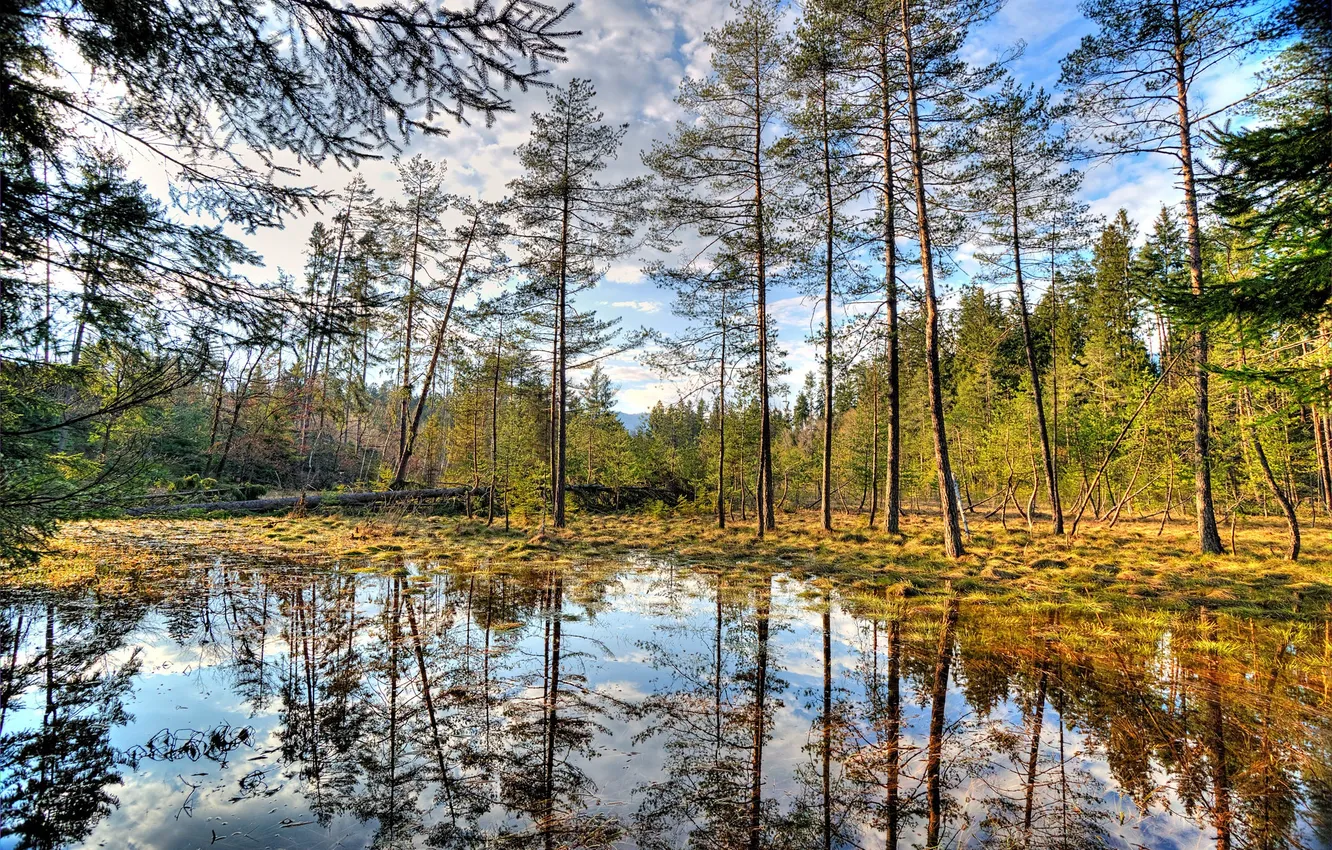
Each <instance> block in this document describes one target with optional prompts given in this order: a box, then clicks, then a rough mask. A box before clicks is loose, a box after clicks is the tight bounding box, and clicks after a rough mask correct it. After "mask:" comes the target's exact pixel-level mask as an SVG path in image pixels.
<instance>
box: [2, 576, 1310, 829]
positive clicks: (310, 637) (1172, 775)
mask: <svg viewBox="0 0 1332 850" xmlns="http://www.w3.org/2000/svg"><path fill="white" fill-rule="evenodd" d="M2 602H3V604H2V606H0V607H2V608H3V610H2V612H0V672H2V674H3V679H2V680H0V689H2V690H0V779H2V782H3V784H2V786H0V806H2V807H3V808H2V813H3V823H2V824H0V830H2V831H0V847H4V848H10V847H15V848H17V847H25V848H26V847H36V848H59V847H79V848H83V847H109V848H122V847H125V848H155V849H156V850H188V848H196V847H210V846H214V845H216V846H220V847H222V848H224V850H225V848H229V847H257V848H266V847H293V848H324V847H328V848H333V847H339V848H359V847H386V848H387V847H445V848H463V847H542V848H557V847H616V848H634V847H637V848H674V847H697V848H719V849H720V848H733V847H734V848H752V847H759V848H770V847H771V848H804V847H809V848H844V847H845V848H849V847H866V848H882V847H885V846H888V847H891V846H897V847H903V848H905V847H932V846H939V847H950V848H956V847H982V846H992V847H1032V848H1037V847H1039V848H1050V847H1059V848H1075V847H1101V846H1107V847H1126V848H1136V847H1145V848H1153V850H1156V849H1157V848H1195V847H1201V846H1215V847H1218V848H1224V847H1232V846H1233V847H1265V848H1276V847H1292V848H1298V847H1305V848H1308V847H1329V846H1332V718H1329V712H1330V707H1332V699H1330V698H1329V677H1332V671H1329V661H1332V658H1329V646H1328V634H1327V627H1326V623H1324V622H1319V623H1318V624H1317V625H1310V624H1308V623H1307V622H1306V623H1305V624H1302V625H1286V624H1273V623H1266V624H1260V623H1252V622H1249V621H1238V620H1234V619H1230V618H1227V617H1224V616H1213V615H1210V614H1208V613H1206V612H1204V613H1201V614H1194V615H1190V616H1181V615H1165V614H1159V613H1147V612H1140V613H1136V614H1132V615H1125V614H1118V615H1110V614H1105V613H1102V614H1095V613H1093V612H1089V611H1081V612H1074V611H1070V610H1059V609H1053V608H1048V607H1043V608H1032V609H1030V610H1024V609H1019V608H1006V609H1003V610H996V609H995V608H993V607H989V606H982V605H969V604H967V603H966V602H962V603H961V604H960V605H957V604H953V605H941V604H938V603H924V602H919V603H917V601H916V600H911V599H907V600H901V599H888V598H885V597H882V596H878V595H876V594H875V593H873V592H869V591H855V590H853V589H837V588H832V587H827V586H823V585H821V584H811V583H807V582H803V581H799V580H796V579H794V578H789V577H785V576H782V575H777V576H773V577H768V576H760V575H755V574H754V573H753V572H752V571H751V572H743V573H742V572H737V573H735V574H717V573H716V572H714V571H703V570H696V569H691V568H690V567H688V566H687V565H683V564H675V563H669V562H662V561H657V560H651V559H646V558H638V559H630V560H628V561H625V562H622V563H616V564H604V563H603V564H584V565H579V566H577V567H574V568H571V569H567V570H564V571H561V572H559V573H551V572H548V571H543V570H540V569H536V568H531V569H527V570H522V569H517V568H515V569H514V570H500V569H498V568H497V569H494V570H491V571H487V572H485V573H467V572H457V571H450V570H448V569H447V568H444V567H438V566H436V567H433V568H431V569H428V570H427V569H423V568H422V567H421V566H420V565H416V564H409V565H406V566H405V567H403V569H402V570H400V571H399V573H398V574H396V575H382V574H380V575H375V574H365V573H359V572H354V571H350V570H345V569H336V568H326V569H320V568H315V567H310V566H305V567H301V566H294V565H291V564H265V563H261V562H246V561H236V560H231V561H217V560H214V561H207V562H205V563H202V564H199V565H196V567H195V568H194V569H191V570H189V571H187V572H186V573H185V574H184V575H183V576H182V577H180V578H179V579H177V580H173V581H172V583H171V584H170V585H169V586H168V587H166V588H161V587H159V588H156V589H155V592H154V594H153V595H152V596H151V597H148V596H145V597H143V598H139V597H137V596H136V595H135V594H132V593H129V594H124V595H119V596H116V597H100V598H98V597H93V596H87V595H84V596H71V595H51V596H24V597H9V598H5V599H3V600H2ZM913 603H917V604H913ZM894 842H895V845H894Z"/></svg>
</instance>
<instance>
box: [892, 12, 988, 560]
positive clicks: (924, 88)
mask: <svg viewBox="0 0 1332 850" xmlns="http://www.w3.org/2000/svg"><path fill="white" fill-rule="evenodd" d="M900 6H901V8H900V12H901V18H902V31H901V36H902V54H903V62H904V64H905V69H906V93H907V127H908V129H909V130H910V134H911V142H910V155H911V179H912V184H913V187H914V189H915V202H916V227H917V231H918V236H919V241H920V269H921V278H922V283H923V288H924V294H925V317H924V318H925V372H926V378H927V382H928V388H929V408H930V426H931V429H932V431H933V435H934V462H935V468H936V473H937V475H938V484H939V510H940V513H941V514H942V516H943V523H944V552H945V554H947V555H948V556H949V557H950V558H956V557H958V556H960V555H962V554H964V549H963V545H962V517H961V506H960V505H959V504H958V501H959V500H958V498H957V496H956V491H955V485H954V480H953V469H952V464H951V463H950V462H949V459H948V434H947V430H946V427H945V424H944V401H943V374H942V372H941V370H940V367H939V348H940V345H939V299H938V294H937V287H936V284H935V273H936V271H937V268H936V257H935V253H934V251H935V246H934V243H933V241H932V234H931V230H930V205H931V199H930V187H929V180H930V178H929V176H928V175H927V173H926V167H925V162H926V152H925V145H926V144H927V138H928V137H927V135H926V133H925V132H924V130H923V129H922V113H924V115H925V118H926V119H928V120H929V121H930V122H931V123H932V124H934V125H935V126H941V125H946V124H947V123H949V122H950V121H957V120H959V114H958V112H957V108H958V107H959V106H960V102H959V100H960V94H961V92H964V91H968V90H974V89H975V88H976V87H978V86H979V85H981V84H983V83H984V82H985V81H986V80H987V79H988V78H989V77H990V76H992V72H991V71H989V69H979V70H978V71H977V70H973V69H971V68H969V67H968V66H967V65H966V63H965V62H964V61H962V60H961V59H960V58H959V53H960V51H961V48H962V45H963V43H964V42H965V40H966V36H967V32H968V30H969V28H970V27H971V26H972V25H973V24H975V23H977V22H979V21H982V20H984V19H985V18H987V17H988V16H990V15H991V14H993V13H994V11H995V10H996V9H997V8H998V5H997V4H996V3H995V2H992V0H966V2H962V3H942V2H936V0H926V2H919V3H915V4H913V3H912V2H911V0H901V4H900ZM929 159H930V160H931V162H932V163H933V162H934V160H935V159H936V157H935V156H933V155H931V156H930V157H929ZM936 168H937V165H936Z"/></svg>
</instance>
